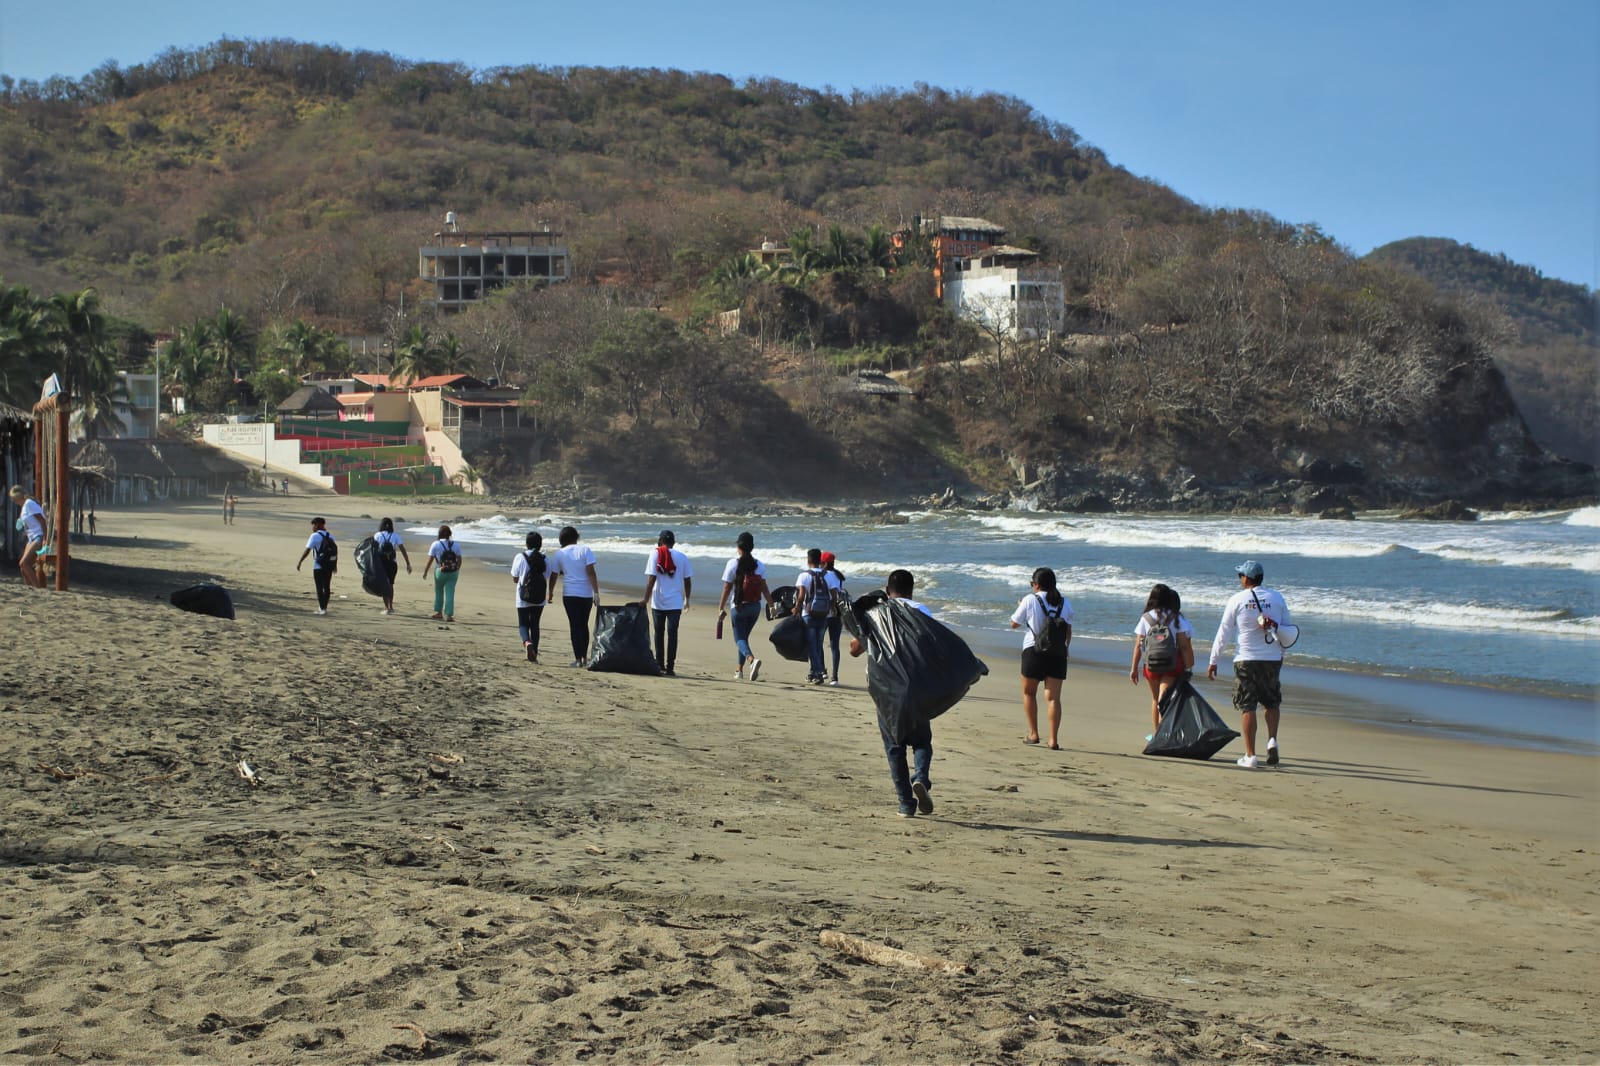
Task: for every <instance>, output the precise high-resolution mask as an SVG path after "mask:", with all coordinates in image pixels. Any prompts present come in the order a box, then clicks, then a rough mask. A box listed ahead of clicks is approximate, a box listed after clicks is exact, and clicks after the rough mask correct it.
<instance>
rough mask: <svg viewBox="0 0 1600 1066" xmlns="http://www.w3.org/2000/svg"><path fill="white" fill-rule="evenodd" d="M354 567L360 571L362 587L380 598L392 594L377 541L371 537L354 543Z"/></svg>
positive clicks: (382, 598) (392, 587)
mask: <svg viewBox="0 0 1600 1066" xmlns="http://www.w3.org/2000/svg"><path fill="white" fill-rule="evenodd" d="M356 569H357V570H359V571H361V587H362V588H363V589H365V590H366V591H368V592H370V593H371V594H372V595H374V596H376V597H378V598H379V599H381V600H386V599H388V598H389V597H390V596H392V595H394V586H393V585H392V584H390V582H389V571H388V570H385V569H384V566H383V558H382V557H381V556H380V555H379V554H378V542H377V541H376V540H375V539H373V538H372V537H368V538H367V539H366V540H364V541H362V542H361V543H360V544H357V545H356Z"/></svg>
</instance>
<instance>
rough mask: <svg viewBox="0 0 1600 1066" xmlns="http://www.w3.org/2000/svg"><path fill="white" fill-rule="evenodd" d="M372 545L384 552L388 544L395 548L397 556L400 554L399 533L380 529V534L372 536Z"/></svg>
mask: <svg viewBox="0 0 1600 1066" xmlns="http://www.w3.org/2000/svg"><path fill="white" fill-rule="evenodd" d="M372 543H373V545H374V546H376V547H377V548H378V550H379V551H382V550H383V546H384V545H385V544H388V545H390V546H391V547H393V548H394V553H395V554H396V555H399V554H400V534H398V533H391V532H389V531H388V530H387V529H380V530H378V532H376V533H374V534H373V535H372Z"/></svg>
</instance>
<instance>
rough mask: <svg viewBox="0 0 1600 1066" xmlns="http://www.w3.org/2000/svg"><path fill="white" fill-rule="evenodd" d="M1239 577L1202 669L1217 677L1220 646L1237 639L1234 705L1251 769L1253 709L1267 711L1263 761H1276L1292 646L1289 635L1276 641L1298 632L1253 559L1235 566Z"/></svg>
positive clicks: (1253, 765)
mask: <svg viewBox="0 0 1600 1066" xmlns="http://www.w3.org/2000/svg"><path fill="white" fill-rule="evenodd" d="M1234 572H1235V573H1236V574H1238V575H1239V591H1238V592H1236V593H1234V594H1233V597H1232V598H1231V599H1229V600H1228V605H1227V606H1226V607H1224V608H1223V609H1222V623H1221V624H1220V625H1218V626H1217V635H1216V637H1215V639H1213V640H1212V641H1211V662H1210V665H1208V666H1207V667H1206V677H1207V678H1208V679H1210V680H1216V676H1217V660H1218V659H1219V658H1221V656H1222V650H1223V649H1224V648H1226V647H1227V646H1228V645H1229V644H1230V643H1232V642H1233V641H1234V639H1235V638H1237V639H1238V642H1239V643H1238V648H1237V650H1236V651H1235V653H1234V656H1233V673H1234V678H1235V682H1234V688H1233V705H1234V706H1235V707H1237V708H1239V711H1240V714H1241V715H1242V716H1243V721H1244V724H1243V726H1242V732H1243V733H1244V755H1243V757H1241V758H1240V759H1239V765H1240V766H1243V767H1245V768H1246V769H1248V770H1254V769H1255V768H1256V766H1257V760H1256V707H1258V706H1260V707H1263V708H1265V709H1266V712H1267V713H1266V718H1267V765H1268V766H1276V765H1277V763H1278V710H1279V708H1280V707H1281V706H1282V704H1283V693H1282V689H1281V688H1280V687H1279V683H1278V674H1279V672H1280V671H1281V670H1282V669H1283V649H1284V648H1285V647H1287V646H1288V645H1290V644H1293V643H1294V641H1293V640H1292V639H1279V637H1280V632H1281V633H1282V635H1283V637H1285V638H1288V637H1290V636H1291V635H1293V634H1297V632H1298V631H1296V630H1294V627H1293V625H1291V624H1290V621H1289V605H1288V604H1286V603H1284V602H1283V597H1282V596H1281V595H1279V594H1278V592H1277V591H1276V590H1274V589H1269V588H1265V587H1264V586H1263V585H1262V584H1261V582H1262V581H1263V580H1265V578H1266V571H1265V569H1264V568H1263V567H1262V565H1261V564H1260V563H1258V562H1256V561H1255V560H1254V559H1249V560H1246V561H1245V562H1242V563H1240V564H1239V565H1238V566H1236V567H1234Z"/></svg>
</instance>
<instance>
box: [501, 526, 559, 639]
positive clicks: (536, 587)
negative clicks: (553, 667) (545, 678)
mask: <svg viewBox="0 0 1600 1066" xmlns="http://www.w3.org/2000/svg"><path fill="white" fill-rule="evenodd" d="M523 543H524V544H526V545H527V550H525V551H520V552H518V553H517V557H516V558H515V559H512V560H511V580H512V582H513V583H514V584H515V585H516V586H517V633H518V634H519V635H520V636H521V637H522V653H523V654H524V655H525V656H527V659H528V661H529V662H530V663H536V662H538V661H539V616H540V615H542V614H544V602H545V597H546V596H547V595H548V593H547V592H546V588H547V586H546V584H545V572H546V571H547V570H548V569H549V566H550V564H549V560H547V559H546V558H545V557H544V552H542V551H540V549H541V548H543V547H544V537H543V536H542V535H541V534H539V533H529V534H528V535H527V537H525V538H524V539H523Z"/></svg>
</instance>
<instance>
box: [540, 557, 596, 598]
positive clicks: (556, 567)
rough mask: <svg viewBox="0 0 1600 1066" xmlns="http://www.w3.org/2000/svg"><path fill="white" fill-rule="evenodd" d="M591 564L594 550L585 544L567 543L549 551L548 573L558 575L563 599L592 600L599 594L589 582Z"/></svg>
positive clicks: (592, 563)
mask: <svg viewBox="0 0 1600 1066" xmlns="http://www.w3.org/2000/svg"><path fill="white" fill-rule="evenodd" d="M593 565H594V552H592V551H590V550H589V548H588V546H587V545H585V544H568V545H567V546H566V547H565V548H557V549H556V550H555V551H553V552H551V553H550V575H551V576H552V577H554V576H556V575H558V574H559V575H560V577H561V596H562V598H563V599H574V600H576V599H584V600H592V599H594V598H595V597H596V596H598V595H599V594H600V592H599V590H598V589H596V588H595V587H594V586H593V585H592V584H591V583H590V582H589V567H591V566H593Z"/></svg>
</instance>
